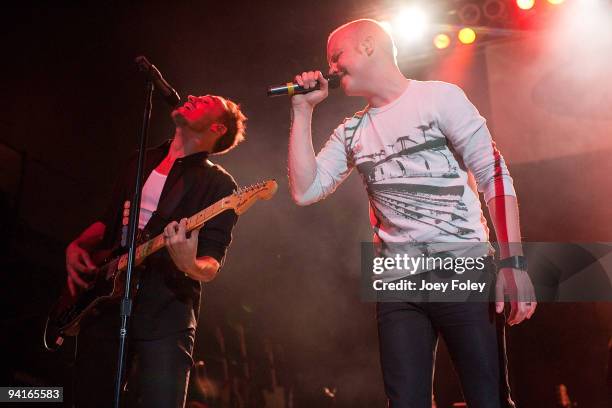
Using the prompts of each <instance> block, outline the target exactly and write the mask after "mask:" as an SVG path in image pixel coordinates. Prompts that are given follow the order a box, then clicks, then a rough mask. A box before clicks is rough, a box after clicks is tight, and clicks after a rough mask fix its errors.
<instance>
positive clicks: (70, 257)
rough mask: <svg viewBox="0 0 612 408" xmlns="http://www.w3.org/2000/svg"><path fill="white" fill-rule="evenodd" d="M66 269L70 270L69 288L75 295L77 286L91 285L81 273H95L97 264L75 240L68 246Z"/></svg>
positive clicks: (85, 286)
mask: <svg viewBox="0 0 612 408" xmlns="http://www.w3.org/2000/svg"><path fill="white" fill-rule="evenodd" d="M66 270H67V271H68V280H67V284H68V290H69V291H70V294H71V295H72V296H75V295H76V293H77V287H81V288H87V287H89V284H88V283H87V282H86V281H85V280H83V278H82V277H81V275H82V274H86V273H93V272H94V271H95V270H96V266H95V265H94V263H93V261H92V260H91V257H90V256H89V252H87V251H86V250H84V249H83V248H81V247H80V246H79V245H78V244H77V243H76V242H74V241H73V242H71V243H70V245H68V248H66Z"/></svg>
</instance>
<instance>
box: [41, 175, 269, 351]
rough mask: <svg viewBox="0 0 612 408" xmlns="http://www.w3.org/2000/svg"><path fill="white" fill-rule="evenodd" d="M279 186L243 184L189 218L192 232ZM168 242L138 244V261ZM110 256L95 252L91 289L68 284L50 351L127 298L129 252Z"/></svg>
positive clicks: (48, 334) (53, 316) (48, 327)
mask: <svg viewBox="0 0 612 408" xmlns="http://www.w3.org/2000/svg"><path fill="white" fill-rule="evenodd" d="M277 188H278V185H277V184H276V181H274V180H267V181H265V182H261V183H258V184H254V185H252V186H249V187H243V188H241V189H239V190H237V191H235V192H234V193H233V194H231V195H229V196H227V197H224V198H222V199H221V200H219V201H217V202H216V203H214V204H212V205H211V206H209V207H207V208H205V209H203V210H202V211H200V212H198V213H196V214H194V215H193V216H191V217H189V218H188V220H187V230H188V231H192V230H194V229H196V228H199V227H201V226H202V225H203V224H204V223H205V222H206V221H208V220H209V219H211V218H213V217H215V216H217V215H218V214H220V213H222V212H224V211H227V210H233V211H234V212H235V213H236V214H238V215H240V214H242V213H244V212H245V211H246V210H248V209H249V208H250V207H251V206H252V205H253V204H255V201H257V200H258V199H263V200H269V199H270V198H272V196H273V195H274V194H275V193H276V190H277ZM165 245H166V244H165V242H164V237H163V235H162V234H159V235H157V236H156V237H155V238H152V239H150V240H149V241H147V242H145V243H143V244H141V245H138V247H137V248H136V251H135V256H134V257H135V264H136V265H140V264H141V263H142V262H143V261H144V260H145V259H146V258H147V257H148V256H149V255H151V254H153V253H154V252H156V251H158V250H160V249H162V248H164V247H165ZM108 255H109V252H108V251H104V252H102V251H101V252H100V253H98V254H93V256H92V258H93V260H94V262H96V261H97V260H101V261H102V262H100V263H96V264H100V265H101V266H99V267H98V268H97V269H96V270H95V271H94V273H93V274H92V275H91V276H92V278H91V282H90V284H89V286H88V287H87V288H79V289H78V291H77V293H76V294H75V295H72V294H71V293H70V291H69V290H68V286H67V285H66V286H64V289H63V291H62V293H61V295H60V297H59V299H58V301H57V302H56V303H55V304H54V305H53V307H52V308H51V311H50V312H49V315H48V317H47V322H46V324H45V331H44V337H43V342H44V345H45V348H46V349H47V350H50V351H55V350H57V349H58V348H59V347H60V346H61V345H62V343H63V341H64V337H66V336H75V335H77V334H78V333H79V328H80V322H81V320H82V319H83V318H84V317H85V316H87V315H88V314H90V313H91V312H92V311H93V310H94V308H95V307H96V306H99V305H100V304H102V303H103V302H108V301H111V300H118V299H120V298H121V297H123V295H124V292H125V273H126V271H127V267H128V254H127V253H126V254H123V255H121V256H118V257H116V258H114V259H111V260H108V261H106V262H105V261H103V259H104V258H107V257H108ZM130 290H135V285H132V288H131V289H130Z"/></svg>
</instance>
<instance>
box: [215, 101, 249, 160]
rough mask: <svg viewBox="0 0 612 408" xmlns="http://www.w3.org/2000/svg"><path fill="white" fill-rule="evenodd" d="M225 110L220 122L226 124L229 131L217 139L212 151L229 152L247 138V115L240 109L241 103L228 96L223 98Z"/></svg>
mask: <svg viewBox="0 0 612 408" xmlns="http://www.w3.org/2000/svg"><path fill="white" fill-rule="evenodd" d="M219 99H221V101H222V102H223V105H224V107H225V112H224V113H223V115H222V116H221V118H219V119H220V122H221V123H222V124H223V125H225V127H226V128H227V131H226V132H225V133H224V134H223V135H222V136H221V137H220V138H219V140H217V142H216V143H215V145H214V146H213V149H212V153H215V154H222V153H227V152H229V151H230V150H232V149H233V148H234V147H236V146H237V145H238V143H240V142H242V141H243V140H244V139H245V132H246V125H245V123H244V122H246V120H247V117H246V116H244V114H243V113H242V112H241V111H240V105H238V104H236V103H234V102H232V101H230V100H229V99H226V98H221V97H219Z"/></svg>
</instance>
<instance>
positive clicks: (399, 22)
mask: <svg viewBox="0 0 612 408" xmlns="http://www.w3.org/2000/svg"><path fill="white" fill-rule="evenodd" d="M426 29H427V15H426V14H425V13H424V12H423V11H422V10H421V9H419V8H417V7H411V8H408V9H404V10H402V11H401V12H400V13H399V15H398V16H397V17H396V18H395V20H394V21H393V32H394V33H397V34H398V35H399V37H400V38H401V39H403V40H405V41H409V42H413V41H416V40H419V39H420V38H421V37H423V34H424V33H425V31H426Z"/></svg>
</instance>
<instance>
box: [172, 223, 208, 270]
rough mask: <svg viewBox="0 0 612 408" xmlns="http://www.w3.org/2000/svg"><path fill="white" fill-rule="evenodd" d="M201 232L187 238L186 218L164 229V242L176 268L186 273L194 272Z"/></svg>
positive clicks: (195, 232) (193, 232)
mask: <svg viewBox="0 0 612 408" xmlns="http://www.w3.org/2000/svg"><path fill="white" fill-rule="evenodd" d="M199 232H200V230H199V229H197V230H193V231H191V236H190V237H189V238H187V219H186V218H183V219H182V220H181V222H180V223H179V222H176V221H172V222H171V223H170V224H168V225H167V226H166V228H165V229H164V240H165V242H166V246H167V247H168V252H169V253H170V257H171V258H172V260H173V261H174V264H175V265H176V267H177V268H178V269H179V270H181V271H182V272H184V273H188V272H189V271H190V270H193V268H194V266H195V262H196V252H197V249H198V235H199Z"/></svg>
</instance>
